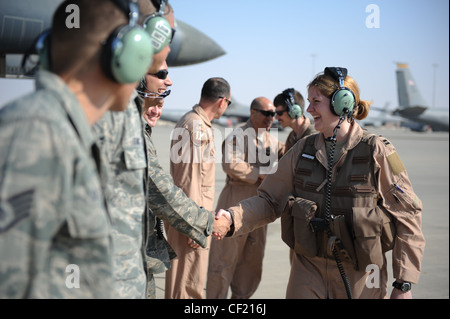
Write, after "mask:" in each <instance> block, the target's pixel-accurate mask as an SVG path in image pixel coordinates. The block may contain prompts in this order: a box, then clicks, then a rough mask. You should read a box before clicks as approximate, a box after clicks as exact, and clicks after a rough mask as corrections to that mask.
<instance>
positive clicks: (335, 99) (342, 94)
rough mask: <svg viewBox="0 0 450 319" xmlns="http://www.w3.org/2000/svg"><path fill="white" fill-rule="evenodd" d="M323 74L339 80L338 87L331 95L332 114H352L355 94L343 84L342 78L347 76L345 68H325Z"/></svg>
mask: <svg viewBox="0 0 450 319" xmlns="http://www.w3.org/2000/svg"><path fill="white" fill-rule="evenodd" d="M324 72H325V74H326V75H329V76H331V77H332V78H333V79H335V80H336V81H338V82H339V89H337V90H336V91H335V92H334V93H333V95H332V96H331V104H330V109H331V112H332V113H333V114H334V115H337V116H344V115H346V114H348V116H351V115H352V114H353V109H354V107H355V104H356V98H355V94H353V92H352V91H351V90H350V89H349V88H346V87H345V86H344V80H345V78H346V77H347V69H346V68H340V67H329V68H325V71H324Z"/></svg>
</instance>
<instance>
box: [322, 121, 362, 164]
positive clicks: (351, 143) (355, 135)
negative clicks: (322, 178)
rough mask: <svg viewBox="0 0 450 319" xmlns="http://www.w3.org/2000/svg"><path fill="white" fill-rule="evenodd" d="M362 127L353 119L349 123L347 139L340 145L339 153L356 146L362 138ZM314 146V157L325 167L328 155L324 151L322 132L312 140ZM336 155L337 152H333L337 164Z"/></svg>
mask: <svg viewBox="0 0 450 319" xmlns="http://www.w3.org/2000/svg"><path fill="white" fill-rule="evenodd" d="M363 133H364V131H363V129H362V128H361V126H359V124H358V123H356V121H353V123H352V124H351V125H350V130H349V135H348V138H347V141H346V142H345V144H344V145H343V146H342V149H341V154H346V153H347V152H348V151H349V150H351V149H353V148H355V147H356V145H358V144H359V142H361V139H362V138H363ZM314 147H315V148H316V150H317V153H316V157H317V159H318V160H319V161H320V162H321V163H322V164H323V165H324V166H325V167H326V163H327V161H328V156H327V152H326V145H325V137H324V135H323V133H320V134H317V136H316V138H315V141H314ZM338 156H339V154H335V160H336V164H338V162H339V161H338Z"/></svg>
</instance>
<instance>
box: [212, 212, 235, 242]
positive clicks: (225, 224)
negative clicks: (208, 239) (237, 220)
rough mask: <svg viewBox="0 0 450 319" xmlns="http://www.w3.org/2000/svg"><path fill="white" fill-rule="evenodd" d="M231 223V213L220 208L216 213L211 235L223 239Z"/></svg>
mask: <svg viewBox="0 0 450 319" xmlns="http://www.w3.org/2000/svg"><path fill="white" fill-rule="evenodd" d="M232 225H233V218H232V217H231V213H230V212H229V211H227V210H224V209H220V210H219V211H218V212H217V213H216V217H215V220H214V227H213V231H212V234H211V236H212V237H214V238H215V239H217V240H221V239H223V238H224V237H225V236H226V235H227V233H228V232H229V231H230V229H231V226H232Z"/></svg>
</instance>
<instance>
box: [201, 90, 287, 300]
mask: <svg viewBox="0 0 450 319" xmlns="http://www.w3.org/2000/svg"><path fill="white" fill-rule="evenodd" d="M250 112H251V114H250V119H249V120H248V122H247V123H246V124H245V125H243V126H242V127H239V128H237V129H235V130H234V131H233V132H232V133H231V134H230V135H229V136H228V137H227V138H226V140H225V141H224V143H223V145H222V151H223V161H222V168H223V170H224V172H225V173H226V174H227V179H226V185H225V187H224V189H223V190H222V193H221V194H220V197H219V200H218V203H217V209H216V210H219V209H221V208H223V209H226V208H228V207H231V206H234V205H236V204H237V203H238V202H239V201H241V200H243V199H246V198H249V197H252V196H255V195H257V189H258V187H259V185H260V184H261V181H262V180H263V179H264V177H265V176H266V174H268V173H270V172H271V171H270V170H271V168H272V167H273V164H275V163H276V162H278V158H279V156H280V155H281V152H282V151H283V149H284V145H283V144H282V143H281V142H279V141H278V139H277V138H276V137H274V136H273V135H271V134H270V133H269V129H270V127H271V126H272V124H273V118H274V115H275V107H274V105H273V104H272V102H271V101H270V100H269V99H267V98H265V97H258V98H256V99H254V100H253V102H252V104H251V107H250ZM266 232H267V225H266V226H264V227H261V228H258V229H256V230H254V231H252V232H250V233H248V234H244V235H242V236H238V237H236V238H225V239H224V240H223V241H216V240H214V241H213V242H212V243H211V252H210V256H209V268H208V280H207V287H206V297H207V298H208V299H215V298H218V299H225V298H227V294H228V287H231V298H233V299H248V298H250V297H251V296H252V295H253V294H254V293H255V291H256V289H257V288H258V285H259V283H260V281H261V275H262V263H263V258H264V249H265V246H266Z"/></svg>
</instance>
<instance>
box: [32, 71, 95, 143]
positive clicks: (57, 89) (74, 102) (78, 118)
mask: <svg viewBox="0 0 450 319" xmlns="http://www.w3.org/2000/svg"><path fill="white" fill-rule="evenodd" d="M36 90H45V91H48V92H49V93H51V94H53V95H54V96H55V98H56V99H57V100H58V101H59V106H60V111H61V112H62V113H65V114H66V115H67V117H68V120H69V121H70V122H71V124H72V125H73V127H74V129H75V131H76V133H77V135H78V136H79V137H80V141H81V143H82V144H83V146H84V147H86V148H87V149H90V148H91V146H92V145H93V144H94V136H93V132H92V128H91V126H90V125H89V122H88V120H87V117H86V114H85V113H84V110H83V108H82V106H81V104H80V102H79V101H78V99H77V98H76V96H75V94H74V93H73V92H72V91H71V90H70V89H69V87H68V86H67V85H66V83H65V82H64V81H63V80H62V79H61V78H60V77H59V76H58V75H56V74H54V73H51V72H48V71H45V70H40V71H39V72H38V73H37V74H36Z"/></svg>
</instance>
